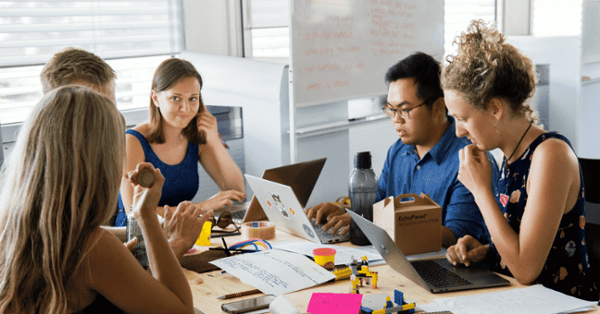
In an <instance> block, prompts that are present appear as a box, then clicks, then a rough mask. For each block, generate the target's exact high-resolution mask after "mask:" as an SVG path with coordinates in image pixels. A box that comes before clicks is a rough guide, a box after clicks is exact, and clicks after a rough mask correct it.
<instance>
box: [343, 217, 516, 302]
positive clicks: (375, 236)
mask: <svg viewBox="0 0 600 314" xmlns="http://www.w3.org/2000/svg"><path fill="white" fill-rule="evenodd" d="M346 211H347V212H348V213H350V216H351V217H352V220H354V221H355V222H356V224H357V225H358V227H359V228H360V230H361V231H362V232H363V233H364V234H365V235H366V236H367V238H368V239H369V241H371V244H373V247H374V248H375V249H376V250H377V251H378V252H379V254H381V256H382V257H383V259H385V261H386V263H387V264H388V265H389V266H390V267H391V268H392V269H394V270H395V271H397V272H398V273H400V274H402V275H404V276H405V277H406V278H408V279H410V280H411V281H412V282H414V283H416V284H418V285H419V286H421V287H423V288H424V289H425V290H428V291H431V292H433V293H438V292H447V291H458V290H468V289H478V288H489V287H497V286H507V285H509V284H510V282H509V281H508V280H506V279H504V278H502V277H500V276H498V275H496V274H495V273H494V272H492V271H490V270H489V269H486V268H483V267H481V266H480V265H479V264H477V263H471V265H470V266H469V267H466V266H454V265H452V264H450V262H448V260H447V259H445V258H442V259H431V260H421V261H412V262H410V261H408V259H406V256H404V254H403V253H402V251H400V248H398V246H397V245H396V242H394V240H392V238H391V237H390V235H389V234H388V233H387V231H385V230H384V229H383V228H381V227H379V226H377V225H375V224H374V223H372V222H370V221H368V220H367V219H365V218H363V217H362V216H360V215H358V214H356V213H355V212H353V211H351V210H348V209H347V210H346Z"/></svg>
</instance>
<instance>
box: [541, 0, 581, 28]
mask: <svg viewBox="0 0 600 314" xmlns="http://www.w3.org/2000/svg"><path fill="white" fill-rule="evenodd" d="M586 1H587V0H586ZM532 6H533V9H532V14H531V16H532V17H531V20H532V22H531V27H532V35H533V36H579V35H581V20H582V0H569V1H564V0H532Z"/></svg>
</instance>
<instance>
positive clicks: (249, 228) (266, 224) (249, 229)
mask: <svg viewBox="0 0 600 314" xmlns="http://www.w3.org/2000/svg"><path fill="white" fill-rule="evenodd" d="M242 238H244V239H246V240H247V239H263V240H271V239H273V238H275V224H273V223H272V222H270V221H251V222H245V223H243V224H242Z"/></svg>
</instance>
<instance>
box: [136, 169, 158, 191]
mask: <svg viewBox="0 0 600 314" xmlns="http://www.w3.org/2000/svg"><path fill="white" fill-rule="evenodd" d="M138 183H139V184H140V185H141V186H143V187H145V188H151V187H152V186H153V185H154V171H152V170H151V169H148V168H145V169H143V170H142V171H141V172H140V173H139V174H138Z"/></svg>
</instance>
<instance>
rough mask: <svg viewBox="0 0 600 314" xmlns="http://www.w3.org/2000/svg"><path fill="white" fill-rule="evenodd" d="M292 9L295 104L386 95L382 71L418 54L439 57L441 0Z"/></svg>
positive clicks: (339, 2)
mask: <svg viewBox="0 0 600 314" xmlns="http://www.w3.org/2000/svg"><path fill="white" fill-rule="evenodd" d="M292 5H293V13H292V26H291V30H292V34H290V37H291V40H292V47H291V55H292V58H291V61H292V81H293V86H294V98H295V100H294V101H295V103H296V105H300V106H302V105H310V104H315V103H319V102H320V103H326V102H328V101H327V100H331V101H337V100H343V99H349V98H353V97H359V96H365V95H368V94H370V95H381V94H385V93H386V86H385V84H384V80H383V77H384V74H385V71H386V70H387V68H389V67H390V66H392V65H393V64H394V63H396V62H398V61H399V60H400V59H402V58H404V57H406V56H408V55H409V54H410V53H412V52H413V51H417V50H419V51H424V52H427V53H430V54H432V55H434V56H435V57H438V58H440V59H441V57H442V54H443V43H444V38H443V36H444V29H443V13H444V5H443V1H440V0H361V1H349V0H320V1H313V0H293V1H292ZM324 100H325V101H324Z"/></svg>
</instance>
